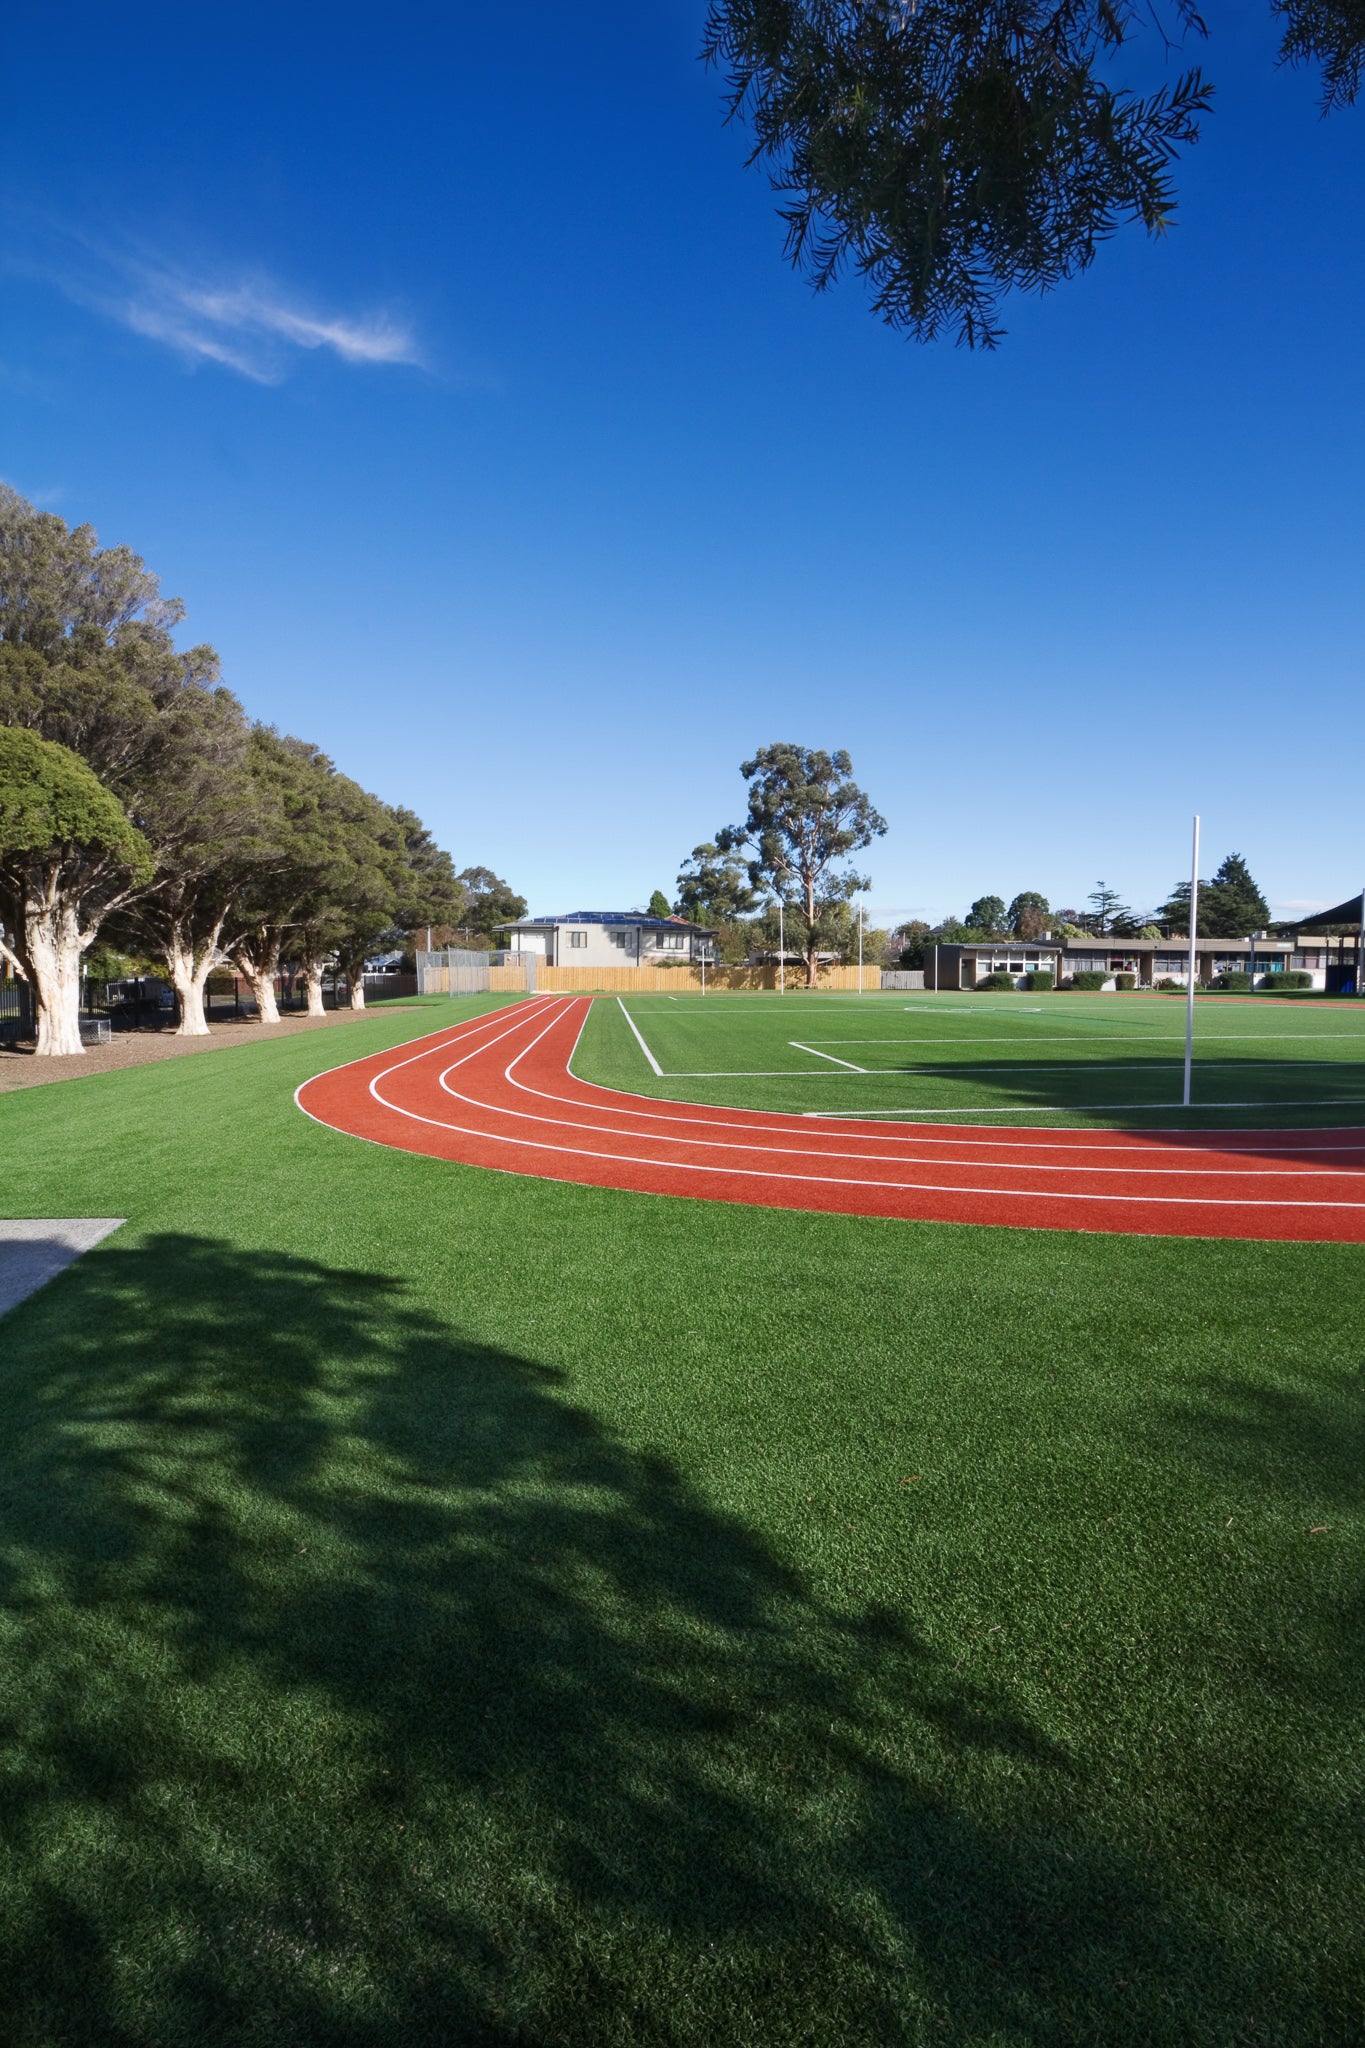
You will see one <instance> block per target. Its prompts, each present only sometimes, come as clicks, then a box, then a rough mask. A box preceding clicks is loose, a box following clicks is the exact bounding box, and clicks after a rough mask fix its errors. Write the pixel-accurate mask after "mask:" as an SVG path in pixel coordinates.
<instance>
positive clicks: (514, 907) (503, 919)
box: [420, 867, 526, 946]
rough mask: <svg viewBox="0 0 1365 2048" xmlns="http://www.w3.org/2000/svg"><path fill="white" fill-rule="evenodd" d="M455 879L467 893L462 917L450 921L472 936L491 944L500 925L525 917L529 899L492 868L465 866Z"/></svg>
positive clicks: (430, 920)
mask: <svg viewBox="0 0 1365 2048" xmlns="http://www.w3.org/2000/svg"><path fill="white" fill-rule="evenodd" d="M455 879H456V881H457V882H458V883H459V885H460V888H461V889H462V890H463V892H464V894H463V900H462V905H461V908H460V912H459V916H458V918H451V919H450V920H449V922H451V923H458V924H460V925H461V926H463V928H464V929H465V930H466V931H467V932H469V934H470V936H471V937H473V938H478V939H484V940H485V941H486V942H487V943H488V944H489V945H490V946H491V945H493V944H495V942H496V940H497V934H498V930H499V927H500V926H502V925H507V924H515V923H516V921H517V919H518V918H519V917H525V915H526V898H525V897H524V896H518V894H517V892H516V890H515V889H514V888H513V887H512V885H511V883H510V882H504V880H503V879H502V876H501V875H495V874H494V872H493V870H492V868H484V867H470V868H461V870H460V872H459V874H458V875H457V876H456V877H455ZM420 922H421V923H422V924H435V923H437V922H438V920H437V919H436V918H434V917H433V918H425V917H424V918H422V919H421V920H420Z"/></svg>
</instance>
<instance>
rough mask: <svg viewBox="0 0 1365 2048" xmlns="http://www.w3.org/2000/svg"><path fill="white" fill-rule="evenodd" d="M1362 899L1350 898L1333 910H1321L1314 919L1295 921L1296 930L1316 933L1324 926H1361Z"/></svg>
mask: <svg viewBox="0 0 1365 2048" xmlns="http://www.w3.org/2000/svg"><path fill="white" fill-rule="evenodd" d="M1359 923H1360V897H1359V896H1348V897H1347V899H1346V901H1345V902H1344V903H1338V904H1335V905H1334V906H1333V908H1332V909H1331V910H1319V911H1318V912H1317V913H1316V915H1315V916H1313V917H1300V918H1296V919H1295V929H1296V930H1298V931H1301V932H1311V931H1316V930H1317V928H1318V926H1319V925H1324V924H1357V925H1358V924H1359Z"/></svg>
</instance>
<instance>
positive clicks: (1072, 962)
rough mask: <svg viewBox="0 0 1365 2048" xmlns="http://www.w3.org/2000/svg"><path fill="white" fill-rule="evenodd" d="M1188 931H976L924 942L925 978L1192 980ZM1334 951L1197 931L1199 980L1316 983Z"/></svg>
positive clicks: (969, 984) (1323, 978)
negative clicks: (1152, 935)
mask: <svg viewBox="0 0 1365 2048" xmlns="http://www.w3.org/2000/svg"><path fill="white" fill-rule="evenodd" d="M1189 959H1190V952H1189V941H1188V940H1187V939H1116V938H1112V937H1105V938H1090V937H1086V938H1079V939H1048V938H1044V939H1039V940H1037V941H1036V942H1035V941H1030V942H1029V943H1028V944H1024V943H1023V942H1022V941H1018V942H1016V941H1014V940H1006V939H973V940H968V941H966V942H964V943H962V944H953V945H941V946H935V945H933V944H932V943H929V944H926V946H925V949H924V986H925V987H926V988H938V989H945V988H946V989H965V988H980V986H981V984H982V983H983V982H984V981H985V980H986V979H987V977H988V976H989V975H992V974H1008V975H1009V976H1010V978H1011V979H1012V980H1013V981H1014V983H1015V984H1016V986H1018V987H1020V988H1024V987H1027V985H1028V976H1029V975H1030V974H1037V973H1043V974H1051V975H1052V977H1053V983H1054V986H1055V987H1057V988H1065V986H1066V984H1067V982H1068V981H1069V980H1070V979H1071V978H1072V976H1073V975H1076V974H1103V975H1104V977H1105V980H1106V982H1108V983H1109V984H1111V985H1112V986H1117V981H1116V980H1115V977H1116V976H1118V975H1120V974H1131V975H1132V976H1133V986H1134V987H1135V988H1156V987H1157V986H1158V985H1159V984H1160V983H1161V982H1163V981H1166V982H1175V983H1176V984H1177V985H1178V986H1179V987H1181V988H1183V987H1184V986H1185V980H1186V977H1187V975H1188V973H1189ZM1328 960H1329V954H1328V951H1327V948H1326V947H1325V946H1324V944H1323V942H1322V941H1321V940H1319V941H1315V942H1312V943H1310V944H1308V945H1306V946H1305V945H1301V944H1300V943H1299V941H1298V940H1297V939H1196V941H1195V980H1196V981H1197V982H1204V983H1208V982H1211V981H1215V980H1216V979H1217V977H1218V976H1219V975H1220V974H1235V973H1247V972H1249V973H1251V974H1252V975H1253V977H1254V986H1256V987H1258V988H1261V987H1265V986H1267V985H1273V981H1274V977H1275V976H1276V975H1277V974H1283V973H1284V972H1285V971H1286V970H1288V969H1294V970H1297V971H1299V972H1301V973H1307V974H1311V975H1312V977H1313V980H1312V986H1313V987H1314V988H1323V987H1325V986H1326V985H1327V971H1326V970H1327V966H1328Z"/></svg>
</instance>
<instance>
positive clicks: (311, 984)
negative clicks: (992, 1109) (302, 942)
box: [303, 960, 327, 1017]
mask: <svg viewBox="0 0 1365 2048" xmlns="http://www.w3.org/2000/svg"><path fill="white" fill-rule="evenodd" d="M303 985H304V988H305V990H306V992H307V995H308V1015H309V1016H310V1017H325V1016H326V1015H327V1012H326V1010H325V1009H324V1008H323V1006H322V962H321V960H305V961H304V963H303Z"/></svg>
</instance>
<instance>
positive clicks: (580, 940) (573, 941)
mask: <svg viewBox="0 0 1365 2048" xmlns="http://www.w3.org/2000/svg"><path fill="white" fill-rule="evenodd" d="M587 943H588V935H587V933H586V932H570V933H569V944H570V945H571V946H573V947H580V946H586V945H587Z"/></svg>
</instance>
